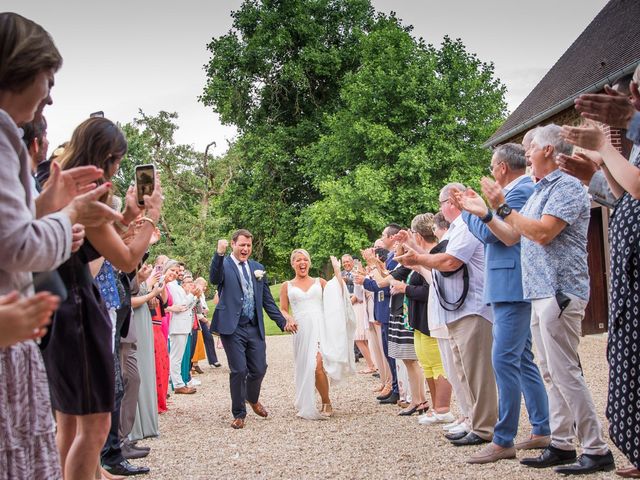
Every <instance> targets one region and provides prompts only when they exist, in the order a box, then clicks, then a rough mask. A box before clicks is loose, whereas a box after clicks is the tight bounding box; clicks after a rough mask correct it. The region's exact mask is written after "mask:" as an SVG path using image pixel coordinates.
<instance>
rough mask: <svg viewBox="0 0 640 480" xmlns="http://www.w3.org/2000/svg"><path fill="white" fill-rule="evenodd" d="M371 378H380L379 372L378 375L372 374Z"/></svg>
mask: <svg viewBox="0 0 640 480" xmlns="http://www.w3.org/2000/svg"><path fill="white" fill-rule="evenodd" d="M371 376H372V377H373V378H380V374H379V373H378V372H376V373H372V374H371Z"/></svg>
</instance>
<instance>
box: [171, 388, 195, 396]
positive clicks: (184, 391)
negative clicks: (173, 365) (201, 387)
mask: <svg viewBox="0 0 640 480" xmlns="http://www.w3.org/2000/svg"><path fill="white" fill-rule="evenodd" d="M196 392H197V390H196V389H195V388H191V387H178V388H176V389H175V390H174V393H182V394H184V395H191V394H193V393H196Z"/></svg>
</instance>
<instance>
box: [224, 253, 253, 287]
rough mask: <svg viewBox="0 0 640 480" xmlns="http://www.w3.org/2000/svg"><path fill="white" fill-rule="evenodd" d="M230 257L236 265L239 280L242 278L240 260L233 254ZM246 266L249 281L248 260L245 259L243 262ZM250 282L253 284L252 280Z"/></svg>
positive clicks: (249, 268) (249, 269)
mask: <svg viewBox="0 0 640 480" xmlns="http://www.w3.org/2000/svg"><path fill="white" fill-rule="evenodd" d="M229 256H230V257H231V260H233V263H235V264H236V268H237V269H238V273H239V274H240V279H243V278H244V273H242V265H240V260H238V259H237V258H236V257H235V256H234V255H233V253H232V254H231V255H229ZM245 263H246V264H247V274H248V275H249V280H251V267H250V266H249V259H248V258H247V261H246V262H245ZM251 282H252V283H253V280H251Z"/></svg>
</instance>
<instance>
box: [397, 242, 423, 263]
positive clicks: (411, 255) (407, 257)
mask: <svg viewBox="0 0 640 480" xmlns="http://www.w3.org/2000/svg"><path fill="white" fill-rule="evenodd" d="M394 260H395V261H397V262H398V263H399V264H401V265H404V266H405V267H413V266H416V265H420V254H418V252H416V251H415V250H414V249H413V248H411V247H409V246H405V253H404V254H403V255H400V256H398V257H394Z"/></svg>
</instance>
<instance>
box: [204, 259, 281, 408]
mask: <svg viewBox="0 0 640 480" xmlns="http://www.w3.org/2000/svg"><path fill="white" fill-rule="evenodd" d="M247 263H248V267H249V268H248V270H249V272H248V274H249V280H250V282H251V285H252V287H253V296H254V300H255V301H254V306H255V308H254V310H253V314H252V316H246V315H243V314H242V306H243V301H244V291H243V288H242V279H241V277H240V275H241V274H240V272H239V271H238V267H237V266H236V264H235V263H234V261H233V259H232V258H231V257H225V256H223V255H219V254H218V253H215V254H214V256H213V259H212V260H211V269H210V270H209V280H210V281H211V283H213V284H215V285H218V295H219V297H220V302H219V303H218V305H217V306H216V309H215V311H214V312H213V322H212V323H211V330H212V331H213V332H217V333H218V334H220V339H221V340H222V345H223V346H224V351H225V353H226V355H227V361H228V362H229V369H230V374H229V387H230V389H231V411H232V413H233V417H234V418H244V417H245V416H246V415H247V410H246V408H245V400H248V401H249V402H251V403H257V402H258V398H259V396H260V385H261V384H262V379H263V378H264V375H265V373H266V372H267V356H266V345H265V340H264V338H265V335H264V322H263V318H262V317H263V315H262V309H263V308H264V310H265V311H266V312H267V314H268V315H269V317H270V318H271V319H272V320H273V321H274V322H276V323H277V324H278V327H280V329H281V330H284V327H285V324H286V320H285V318H284V317H283V316H282V313H281V312H280V310H279V309H278V306H277V305H276V302H275V301H274V299H273V296H272V295H271V291H270V290H269V285H268V284H267V281H266V280H267V279H266V277H263V278H261V279H260V280H258V279H257V278H256V276H255V274H254V272H255V271H256V270H264V267H263V266H262V265H261V264H259V263H258V262H255V261H253V260H248V261H247Z"/></svg>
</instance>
